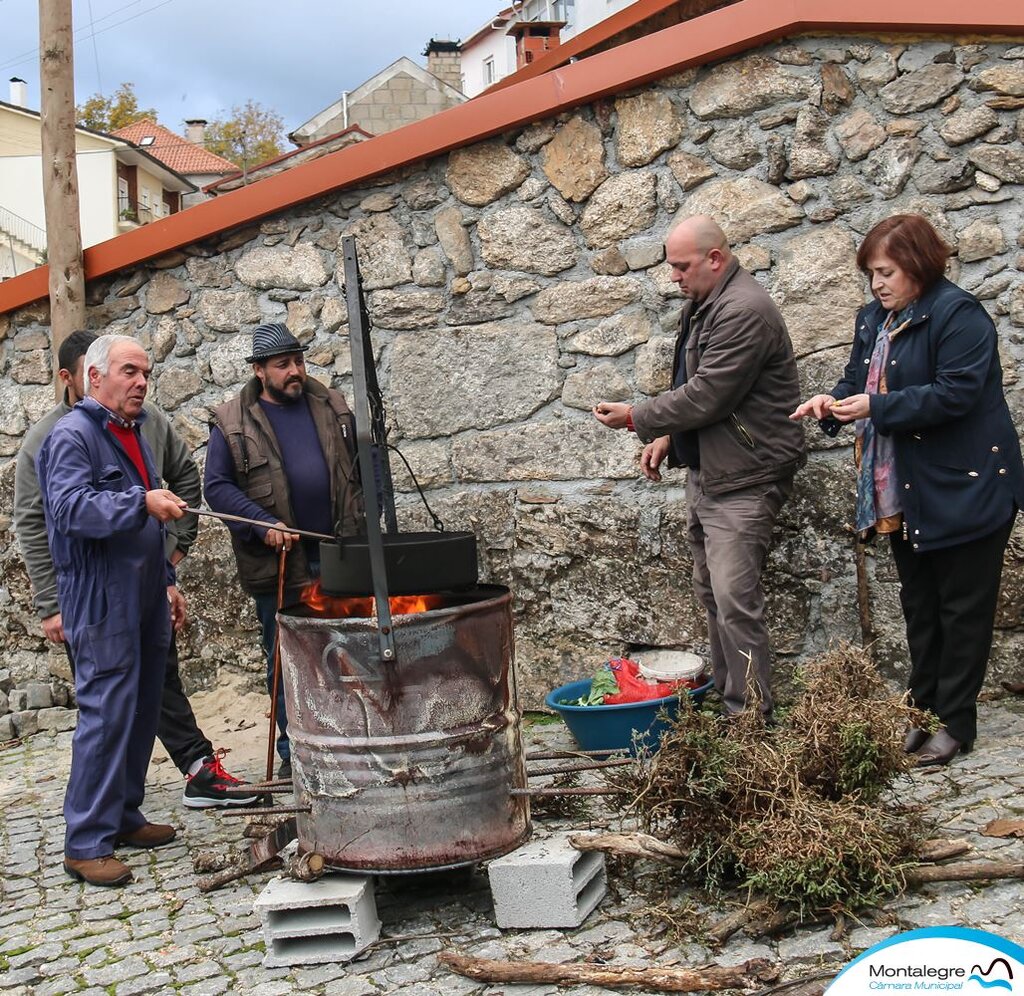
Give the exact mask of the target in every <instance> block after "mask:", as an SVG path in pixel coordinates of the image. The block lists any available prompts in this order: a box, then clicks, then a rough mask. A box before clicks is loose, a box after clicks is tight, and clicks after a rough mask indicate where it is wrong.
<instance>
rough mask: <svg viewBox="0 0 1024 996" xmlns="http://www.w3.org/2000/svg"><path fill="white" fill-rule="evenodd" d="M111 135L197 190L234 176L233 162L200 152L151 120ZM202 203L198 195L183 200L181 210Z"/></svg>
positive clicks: (139, 121) (236, 170) (137, 122)
mask: <svg viewBox="0 0 1024 996" xmlns="http://www.w3.org/2000/svg"><path fill="white" fill-rule="evenodd" d="M203 123H204V124H205V122H203ZM113 134H114V135H115V136H116V137H117V138H123V139H125V140H126V141H129V142H131V143H133V144H134V145H137V146H138V147H139V148H141V149H145V150H146V151H147V152H148V153H149V154H150V155H151V156H153V158H154V159H159V160H160V162H162V163H164V164H165V165H166V166H168V167H169V168H170V169H173V170H174V171H175V172H176V173H180V174H181V175H182V176H186V177H188V179H189V180H190V181H191V182H192V183H194V184H195V185H196V186H197V187H200V188H201V187H205V186H206V185H207V184H209V183H213V182H215V181H216V180H219V179H221V177H224V176H227V175H229V174H231V173H237V172H238V167H237V166H236V165H235V164H234V163H233V162H231V161H229V160H227V159H225V158H224V157H223V156H218V155H216V154H215V153H213V152H210V151H209V149H204V148H203V146H202V145H200V144H198V143H196V142H192V141H189V140H188V139H187V138H182V137H181V135H177V134H175V133H174V132H173V131H171V130H170V129H169V128H165V127H164V126H163V125H162V124H157V122H156V121H153V120H152V119H151V118H140V119H139V120H138V121H134V122H132V124H130V125H127V126H126V127H124V128H119V129H118V130H117V131H115V132H113ZM204 199H205V198H204V197H203V196H202V195H201V194H197V195H193V196H192V197H191V198H188V197H186V198H185V202H184V205H183V206H185V207H189V206H191V205H192V204H195V203H198V202H199V201H202V200H204Z"/></svg>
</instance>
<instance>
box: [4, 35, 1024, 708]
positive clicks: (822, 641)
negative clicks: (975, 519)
mask: <svg viewBox="0 0 1024 996" xmlns="http://www.w3.org/2000/svg"><path fill="white" fill-rule="evenodd" d="M1022 107H1024V47H1014V46H1012V45H1010V44H1006V43H987V44H981V43H979V44H970V45H961V44H954V43H953V42H951V41H941V40H939V41H936V40H928V41H913V42H907V43H898V44H897V43H880V42H878V41H873V40H870V39H863V38H839V37H826V38H802V39H799V40H797V41H793V42H790V43H786V44H783V45H772V46H768V47H765V48H764V49H762V50H759V51H756V52H752V53H748V54H747V55H745V56H743V57H741V58H736V59H733V60H730V61H728V62H725V63H722V64H719V65H715V66H712V67H708V68H703V69H700V70H694V71H688V72H686V73H682V74H678V75H676V76H673V77H671V78H667V79H663V80H661V81H659V82H657V83H654V84H651V85H650V86H649V87H647V88H645V89H643V90H641V91H638V92H631V93H628V94H622V95H619V96H617V97H614V98H609V99H605V100H601V101H599V102H597V103H595V104H593V105H591V106H587V107H583V108H580V109H578V110H576V111H573V112H571V113H567V114H564V115H561V116H560V117H558V118H556V119H551V120H545V121H539V122H536V123H534V124H532V125H530V126H529V127H526V128H524V129H522V130H520V131H518V132H516V133H513V134H509V135H505V136H502V137H501V138H499V139H495V140H491V141H488V142H484V143H481V144H479V145H476V146H474V147H470V148H467V149H463V150H459V151H456V152H453V153H451V154H450V155H446V156H442V157H439V158H437V159H434V160H432V161H430V162H427V163H424V164H422V165H421V166H420V167H418V168H415V169H410V170H405V171H403V172H402V173H400V174H396V175H391V176H388V177H385V178H383V179H381V180H380V181H378V182H376V183H373V184H369V185H367V186H365V187H364V188H361V189H357V190H345V191H343V192H341V193H338V194H336V195H332V196H330V197H326V198H323V199H320V200H318V201H316V202H314V203H308V204H305V205H303V206H301V207H298V208H294V209H291V210H289V211H287V212H285V213H283V214H281V215H279V216H276V217H273V218H271V219H269V220H265V221H263V222H262V223H261V224H259V225H255V226H253V227H251V228H248V229H245V230H241V231H236V232H232V233H227V234H226V235H225V236H223V237H222V238H221V239H220V240H219V241H218V242H210V243H204V244H202V245H195V246H191V247H189V248H188V249H187V250H185V251H183V252H177V253H173V254H171V255H170V256H168V257H166V258H164V259H162V260H159V261H157V262H155V263H150V264H148V265H146V266H141V267H139V268H137V269H134V270H132V271H131V272H125V273H121V274H119V275H118V276H117V277H116V278H114V279H106V280H103V281H99V282H94V283H93V285H92V286H91V287H90V290H89V293H90V300H91V307H90V309H89V323H90V325H91V326H92V327H93V328H96V329H107V330H110V331H118V332H125V333H129V334H132V335H136V336H138V337H139V339H140V341H141V342H143V344H144V345H145V346H146V348H147V349H149V350H150V351H151V352H152V354H153V357H154V359H155V361H156V369H155V376H154V378H153V388H152V396H153V397H154V399H155V400H156V402H157V403H158V404H160V405H161V406H162V407H163V408H165V409H166V410H167V411H168V412H169V413H170V414H171V416H172V417H173V419H174V421H175V424H176V425H177V427H178V429H179V430H180V431H181V432H182V433H183V434H184V435H185V437H186V438H187V439H188V441H189V443H190V444H191V445H192V447H193V448H194V450H195V453H196V456H197V458H198V459H199V460H200V461H201V460H202V459H203V454H204V444H205V440H206V438H207V420H208V406H210V405H212V404H216V403H218V402H220V401H221V400H222V399H224V398H226V397H228V396H230V395H232V394H233V393H235V392H236V391H237V390H238V388H239V385H240V384H241V383H242V381H243V378H244V377H245V376H246V375H247V368H246V364H245V362H244V357H245V356H246V355H247V352H248V347H249V341H250V339H249V334H250V331H251V329H252V327H253V325H254V324H256V323H257V322H259V321H261V320H263V321H265V320H284V321H287V323H288V324H289V326H290V327H291V328H292V330H293V331H294V332H295V333H296V334H297V335H298V336H299V337H300V338H301V339H302V340H303V341H304V342H308V343H309V344H310V346H311V348H310V350H309V353H308V354H307V356H308V363H309V367H310V370H311V372H312V374H313V375H314V376H317V377H319V378H320V379H321V380H323V381H325V382H331V383H333V384H335V385H337V386H339V387H340V388H342V389H343V390H346V391H349V390H350V385H351V378H350V361H349V354H348V343H347V337H346V333H347V328H346V324H345V322H346V318H345V307H344V301H343V297H342V290H341V286H340V280H341V271H342V267H341V262H340V258H339V255H340V254H339V253H338V247H339V239H340V237H341V236H342V235H344V234H353V235H355V236H356V237H357V238H358V240H359V249H360V254H361V262H362V272H363V277H364V281H365V287H366V291H367V296H368V303H369V310H370V314H371V316H372V320H373V324H374V342H375V345H376V350H377V355H378V362H379V371H380V379H381V382H382V386H383V390H384V392H385V396H386V398H387V400H388V403H389V418H390V422H391V426H392V433H393V437H392V438H393V440H394V441H395V442H397V443H398V445H399V446H400V447H401V449H402V450H403V452H404V453H405V455H406V456H407V458H408V459H409V461H410V463H411V465H412V467H413V468H414V469H415V471H416V474H417V475H418V477H419V479H420V480H421V482H422V483H423V484H424V485H425V487H426V490H427V494H428V496H429V499H430V502H431V504H432V505H433V506H434V508H435V509H436V510H437V511H438V512H439V513H440V514H441V515H442V517H443V518H444V520H445V522H446V523H447V525H448V526H449V527H450V528H463V529H473V530H475V531H476V532H477V533H478V535H479V536H480V538H481V547H480V548H481V562H482V568H483V574H484V577H485V578H487V579H489V580H492V581H498V582H501V583H504V584H508V585H510V586H511V587H512V588H513V590H514V592H515V596H516V611H517V620H518V623H517V626H518V628H517V646H518V661H519V669H520V674H521V679H522V686H523V688H524V689H525V691H526V696H525V697H526V701H527V702H528V703H529V704H531V705H536V704H538V703H539V701H540V699H541V696H542V695H543V693H544V691H545V690H546V689H548V688H550V687H552V686H554V685H556V684H558V683H560V682H561V681H562V680H568V679H570V678H575V677H578V676H580V675H582V674H586V673H588V672H589V671H590V670H592V668H593V667H594V666H595V665H596V664H598V663H600V661H602V660H603V659H605V658H606V657H607V656H608V655H609V654H611V653H616V652H620V651H623V650H636V649H638V648H642V647H646V646H669V645H688V644H690V643H691V642H694V641H695V642H697V643H699V642H700V641H701V639H702V638H703V636H704V631H703V621H702V618H701V613H700V612H699V611H698V609H697V606H696V605H695V603H694V601H693V599H692V597H691V595H690V591H689V587H690V586H689V572H690V559H689V554H688V551H687V548H686V544H685V540H684V523H685V513H686V509H685V501H684V497H683V488H682V479H681V477H680V475H679V474H676V473H672V474H669V475H668V479H667V482H666V483H664V484H662V485H660V486H659V485H651V484H647V483H645V482H642V481H641V480H638V464H637V456H638V450H639V447H638V446H637V444H636V442H635V439H634V438H633V437H631V436H628V435H627V434H625V433H612V432H609V431H607V430H605V429H603V428H602V427H601V426H599V425H598V424H597V423H596V422H595V421H594V419H593V418H592V417H591V416H590V414H589V413H588V409H589V408H590V406H591V405H592V404H593V403H594V402H595V401H597V400H598V399H602V398H603V399H608V400H628V399H639V398H643V397H644V396H647V395H651V394H654V393H657V392H658V391H661V390H663V389H665V387H666V386H667V384H668V378H669V367H670V363H671V353H672V341H673V338H672V337H673V332H674V327H675V324H676V321H677V317H678V311H679V305H680V302H679V300H678V297H677V293H676V290H675V287H674V285H673V284H672V283H671V282H670V281H669V279H668V277H669V274H668V267H667V265H666V264H665V262H664V259H663V255H664V254H663V248H662V237H663V234H664V232H665V231H666V229H667V228H668V226H669V225H670V223H671V222H672V219H673V218H675V217H676V216H679V215H687V214H691V213H695V212H707V213H709V214H712V215H714V216H716V217H717V218H719V219H720V220H721V222H722V224H723V226H724V227H725V229H726V231H727V233H728V234H729V237H730V239H731V240H732V242H733V243H734V245H735V246H736V248H737V251H738V253H739V255H740V258H741V260H742V261H743V263H744V265H745V266H747V267H748V268H749V269H750V270H752V271H753V272H754V273H755V274H756V275H757V277H758V279H759V280H761V281H762V282H763V283H764V284H765V286H766V287H767V288H768V289H769V290H770V291H771V293H772V294H773V295H774V296H775V298H776V300H777V301H778V302H779V304H780V306H781V307H782V309H783V311H784V313H785V315H786V317H787V320H788V322H789V325H790V329H791V332H792V337H793V342H794V344H795V347H796V350H797V353H798V355H799V358H800V359H799V365H800V370H801V376H802V379H803V384H804V394H805V396H808V395H810V394H812V393H814V392H816V391H819V390H823V389H827V388H829V387H830V386H831V385H832V384H833V383H834V381H835V379H836V377H837V375H838V374H839V372H840V371H841V369H842V367H843V364H844V362H845V359H846V357H847V354H848V346H849V343H850V341H851V338H852V320H853V316H854V313H855V311H856V309H857V307H858V306H859V305H860V304H861V303H862V302H863V301H864V299H865V283H864V280H863V278H862V277H861V275H860V274H859V273H858V271H857V269H856V266H855V262H854V254H855V248H856V245H857V243H858V241H859V240H860V238H861V237H862V236H863V235H864V233H866V232H867V230H868V229H869V228H870V227H871V226H872V225H873V224H874V223H875V222H877V221H878V220H880V219H881V218H883V217H885V216H886V215H888V214H891V213H894V212H897V211H920V212H922V213H924V214H925V215H927V216H928V217H929V218H930V219H932V221H933V222H934V223H935V224H936V225H937V227H938V228H939V230H940V231H941V232H942V233H943V234H944V235H945V237H946V238H947V239H948V240H949V242H950V243H951V245H953V246H954V247H955V248H956V252H957V255H956V257H955V258H954V260H953V262H952V276H953V277H954V279H957V280H958V281H959V282H960V283H961V284H962V285H963V286H964V287H967V288H968V289H970V290H972V291H973V292H974V293H976V294H977V295H978V296H979V297H980V298H982V299H983V300H984V302H985V304H986V306H987V307H988V308H989V310H990V312H991V313H992V315H993V317H994V318H995V320H996V322H997V325H998V328H999V333H1000V348H1001V350H1002V353H1003V360H1004V368H1005V371H1006V390H1007V396H1008V399H1009V402H1010V407H1011V409H1012V411H1013V412H1014V416H1015V418H1017V419H1018V421H1020V420H1021V419H1022V417H1024V404H1022V394H1021V385H1020V384H1019V382H1018V374H1017V370H1018V362H1019V358H1020V355H1021V352H1022V343H1024V339H1022V332H1024V276H1022V275H1021V272H1020V271H1021V270H1022V269H1024V255H1022V246H1024V237H1022V226H1021V219H1022V211H1021V206H1020V194H1021V184H1024V152H1022V151H1021V144H1020V142H1021V138H1022V137H1024V111H1022V110H1021V108H1022ZM47 331H48V330H47V327H46V309H45V307H44V306H42V305H37V306H32V307H29V308H26V309H24V310H23V311H21V312H20V313H18V314H16V315H13V316H6V317H0V338H2V339H3V342H2V344H0V348H2V357H3V359H2V363H3V366H2V370H0V374H2V379H0V454H2V456H3V458H5V459H7V460H8V462H7V463H6V464H5V465H3V466H2V467H0V489H2V494H3V497H4V499H5V500H4V502H3V507H4V508H5V509H9V508H10V496H11V489H12V480H13V461H12V460H10V457H12V456H13V454H14V453H15V452H16V450H17V447H18V443H19V439H20V437H21V435H22V433H23V432H24V431H25V428H26V426H27V425H29V424H30V423H31V422H32V421H33V420H35V419H36V418H38V417H39V416H40V415H41V414H42V413H43V412H44V411H45V410H46V409H47V408H48V407H49V405H50V404H51V400H52V394H51V389H50V387H49V386H48V381H49V378H50V355H49V352H48V350H47V347H46V343H47ZM808 438H809V441H810V444H811V447H812V449H813V453H812V455H811V459H810V462H809V464H808V467H807V468H806V470H805V471H803V472H802V473H801V475H800V477H799V483H798V487H797V491H796V494H795V496H794V498H793V499H792V500H791V501H790V503H789V504H788V505H787V507H786V509H785V511H784V513H783V516H782V520H781V522H780V524H779V527H778V530H777V532H778V542H777V544H776V546H775V549H774V551H773V553H772V555H771V560H770V565H769V569H768V582H767V586H768V591H769V609H770V620H771V626H772V632H773V637H774V642H775V646H776V648H777V650H778V653H779V655H780V667H779V671H780V674H785V673H788V672H789V671H791V670H792V663H793V662H794V661H797V660H799V659H800V658H801V657H803V656H805V655H807V654H809V653H812V652H814V651H817V650H819V649H821V648H823V647H824V646H826V645H827V644H828V642H829V641H830V640H834V639H837V638H841V637H847V638H856V637H858V636H859V634H860V623H859V619H858V612H857V605H856V584H855V569H854V558H853V551H852V548H851V544H850V539H849V534H848V532H847V530H846V523H847V522H848V520H849V519H850V517H851V515H852V508H853V497H854V478H853V472H852V468H851V450H850V446H849V435H848V434H847V435H846V436H845V437H840V439H838V440H828V439H826V438H825V437H824V436H822V435H821V434H820V433H819V432H818V431H817V429H816V427H813V426H812V427H811V428H810V429H809V430H808ZM395 469H396V476H397V477H398V479H399V483H400V486H401V489H402V495H401V518H402V521H403V523H404V524H405V525H406V526H411V525H413V524H416V525H425V524H426V521H427V520H426V516H425V515H424V513H423V512H422V509H421V508H420V506H419V502H418V499H417V498H416V496H415V493H414V491H413V489H412V487H411V484H410V482H409V480H408V477H407V475H406V474H405V473H404V471H403V470H402V469H401V467H400V466H399V465H397V461H396V468H395ZM2 525H3V526H4V527H6V529H7V531H6V532H4V533H3V539H4V541H5V547H4V550H3V552H2V554H0V625H2V627H3V630H4V638H5V645H6V647H7V648H8V650H7V653H6V659H5V660H4V661H3V662H2V664H3V666H5V667H7V668H9V669H10V670H11V671H12V674H13V675H14V677H15V678H16V679H18V680H23V679H26V678H28V677H33V676H34V677H37V678H41V679H46V677H47V675H46V671H47V668H48V666H49V665H48V660H47V657H46V655H45V654H44V653H40V650H41V648H42V641H41V639H40V637H39V635H38V630H37V628H36V626H35V624H34V622H33V619H32V616H31V613H30V610H29V596H28V590H27V584H26V580H25V575H24V571H23V569H22V567H21V565H20V562H19V560H18V557H17V554H16V552H15V550H14V549H13V545H12V543H11V539H12V537H11V533H10V531H9V521H7V520H5V521H4V522H3V523H2ZM867 563H868V573H869V576H870V593H871V612H872V615H873V620H874V625H875V627H876V629H877V632H878V635H879V644H878V645H879V648H880V658H881V660H882V661H883V662H884V663H885V664H886V666H887V667H890V668H891V669H892V670H893V673H897V672H898V670H899V667H900V665H901V663H902V660H903V657H904V653H905V651H904V645H903V634H902V626H901V622H900V614H899V606H898V598H897V585H896V583H895V575H894V570H893V566H892V563H891V559H890V557H889V555H888V553H887V552H886V550H885V548H884V547H879V548H878V549H877V550H875V551H873V552H872V553H871V555H869V557H868V558H867ZM1022 569H1024V551H1022V547H1021V537H1020V535H1019V534H1017V535H1015V538H1014V542H1013V545H1012V548H1011V552H1010V554H1009V557H1008V560H1007V575H1006V583H1005V585H1004V593H1003V597H1002V601H1001V605H1000V609H999V617H998V627H999V629H998V633H997V638H996V647H995V650H994V655H993V660H994V668H993V673H994V675H996V676H999V675H1003V674H1006V673H1009V672H1010V671H1011V670H1013V669H1014V668H1015V665H1016V662H1017V660H1018V658H1019V651H1020V648H1021V645H1022V643H1024V629H1022V624H1024V595H1022V588H1021V576H1022ZM181 577H182V586H183V588H184V590H185V592H186V594H187V595H188V597H189V599H190V603H191V606H192V613H193V620H194V621H193V623H192V627H191V629H190V631H189V634H188V636H187V638H186V640H185V641H184V645H183V658H184V666H185V671H186V674H187V675H188V676H189V679H190V680H191V681H192V682H193V683H196V682H206V683H210V682H214V681H216V680H217V678H218V674H219V673H220V672H221V671H222V670H228V671H237V670H248V671H251V672H252V673H253V674H257V673H258V669H259V663H258V653H257V641H256V636H255V633H254V628H253V625H252V613H251V609H250V606H249V604H248V603H247V602H246V600H245V599H243V598H242V597H241V595H240V594H239V592H238V589H237V586H236V583H235V580H234V567H233V561H232V559H231V556H230V552H229V548H228V544H227V542H226V534H225V532H224V530H223V527H222V526H220V525H219V524H217V523H212V522H210V521H208V520H207V521H204V522H203V524H202V528H201V530H200V538H199V542H198V544H197V547H196V549H195V551H194V553H193V555H192V556H191V557H190V558H189V559H188V560H187V561H186V562H185V565H184V567H183V569H182V571H181ZM52 660H54V661H56V660H57V658H56V657H53V658H52ZM58 670H59V668H58Z"/></svg>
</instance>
